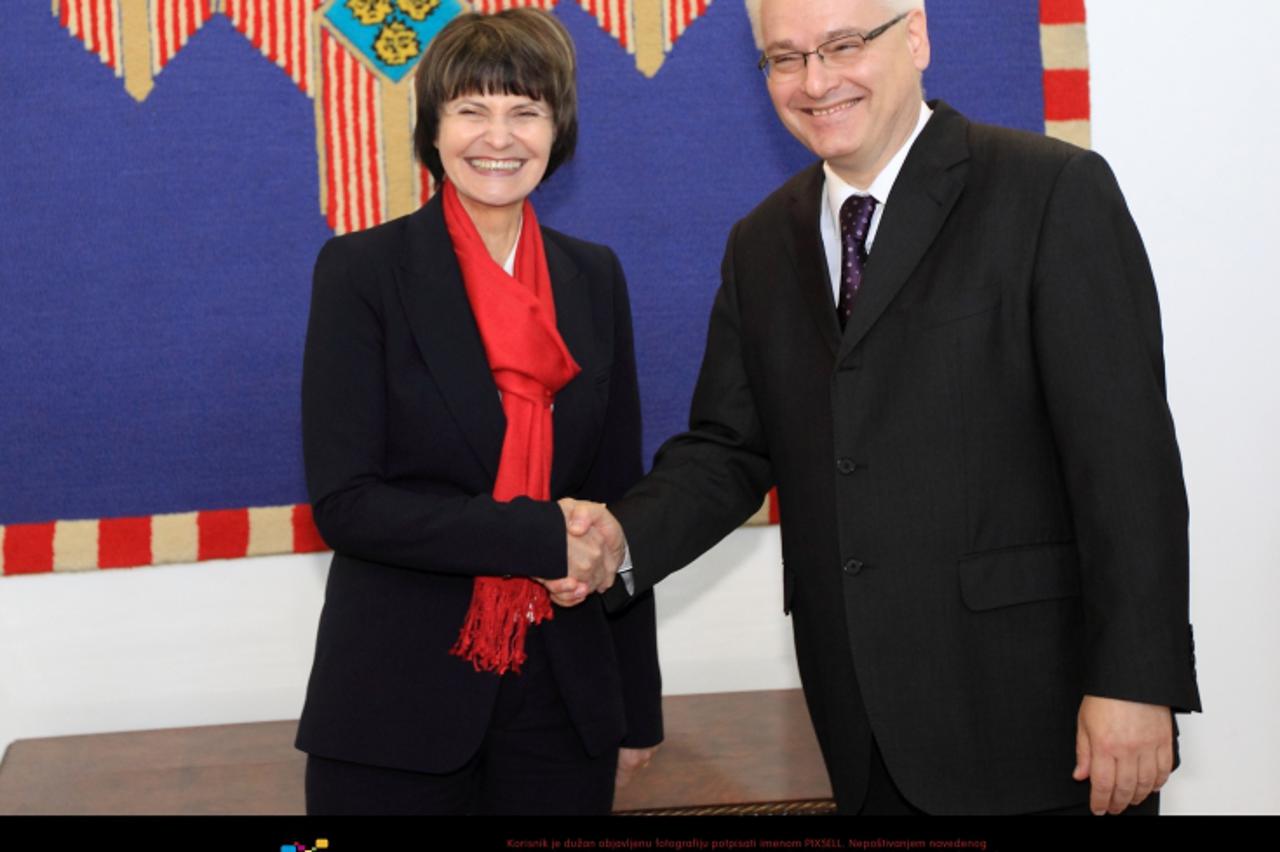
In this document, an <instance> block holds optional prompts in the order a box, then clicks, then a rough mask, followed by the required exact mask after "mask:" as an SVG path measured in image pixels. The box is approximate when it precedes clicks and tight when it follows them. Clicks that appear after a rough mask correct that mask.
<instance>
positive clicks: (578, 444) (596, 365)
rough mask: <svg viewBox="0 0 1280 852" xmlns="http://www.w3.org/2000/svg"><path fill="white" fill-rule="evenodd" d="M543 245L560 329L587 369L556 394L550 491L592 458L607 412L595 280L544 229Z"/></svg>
mask: <svg viewBox="0 0 1280 852" xmlns="http://www.w3.org/2000/svg"><path fill="white" fill-rule="evenodd" d="M542 244H543V247H544V249H545V250H546V253H547V271H548V272H549V273H550V274H551V290H552V293H553V295H554V298H555V303H556V328H557V329H558V330H559V332H560V336H561V338H563V339H564V343H565V346H567V347H568V348H569V354H571V355H572V356H573V360H574V361H576V362H577V364H578V366H579V367H581V368H582V372H580V373H579V374H578V375H577V376H574V377H573V379H571V380H570V381H569V383H568V384H567V385H565V386H564V387H563V388H561V389H560V392H559V393H557V394H556V401H555V411H554V412H553V413H552V440H553V442H554V456H553V457H552V463H551V493H552V494H560V493H564V492H565V491H567V490H568V485H569V484H570V483H571V482H572V481H573V480H574V477H573V476H572V474H573V472H574V471H575V469H576V464H575V462H576V461H580V460H582V459H584V458H589V457H590V453H587V452H584V450H585V449H586V448H591V447H594V446H595V445H596V441H595V438H596V437H597V432H598V430H599V425H600V421H601V420H602V419H603V417H604V412H603V410H601V403H600V400H599V399H598V396H597V394H596V393H595V385H596V379H597V375H596V373H597V371H598V370H599V369H600V368H601V362H602V359H601V356H600V353H599V351H598V349H599V347H598V345H597V344H596V342H595V335H594V333H593V331H594V329H593V324H592V320H591V292H590V284H591V282H590V281H589V280H588V279H587V277H586V276H585V275H583V274H582V270H580V269H579V268H578V267H577V265H576V264H575V263H574V262H573V260H572V259H571V258H570V257H569V255H568V254H567V253H566V252H565V251H564V249H562V248H561V247H560V245H559V244H558V243H557V242H556V241H555V239H554V238H553V237H552V236H550V235H549V234H548V233H547V230H546V229H545V228H544V229H543V231H542Z"/></svg>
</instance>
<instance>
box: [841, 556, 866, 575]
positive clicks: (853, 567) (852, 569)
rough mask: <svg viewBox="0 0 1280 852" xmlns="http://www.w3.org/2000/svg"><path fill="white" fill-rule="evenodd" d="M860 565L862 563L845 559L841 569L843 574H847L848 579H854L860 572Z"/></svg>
mask: <svg viewBox="0 0 1280 852" xmlns="http://www.w3.org/2000/svg"><path fill="white" fill-rule="evenodd" d="M862 564H863V563H862V562H860V561H858V560H857V559H846V560H845V561H844V565H842V566H841V568H842V569H843V571H844V573H846V574H848V575H849V576H850V577H856V576H858V574H859V572H861V571H862Z"/></svg>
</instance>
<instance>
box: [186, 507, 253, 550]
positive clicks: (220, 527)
mask: <svg viewBox="0 0 1280 852" xmlns="http://www.w3.org/2000/svg"><path fill="white" fill-rule="evenodd" d="M196 525H197V526H198V527H199V530H200V547H199V550H198V551H197V555H196V558H197V559H199V560H201V561H203V560H205V559H239V558H240V557H242V556H244V555H245V554H246V553H247V552H248V550H249V510H248V509H216V510H213V511H208V512H200V513H198V514H197V515H196Z"/></svg>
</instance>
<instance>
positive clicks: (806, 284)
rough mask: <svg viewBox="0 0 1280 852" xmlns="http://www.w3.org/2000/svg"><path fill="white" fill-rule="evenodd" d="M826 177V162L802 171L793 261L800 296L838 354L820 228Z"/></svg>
mask: <svg viewBox="0 0 1280 852" xmlns="http://www.w3.org/2000/svg"><path fill="white" fill-rule="evenodd" d="M825 183H826V178H825V176H824V175H823V172H822V163H820V162H819V163H815V164H814V165H813V166H811V167H810V168H809V169H808V170H806V171H805V172H802V173H801V175H800V178H799V180H798V181H797V183H796V187H795V190H794V192H792V194H791V199H790V201H789V204H790V216H789V217H788V218H790V220H791V228H792V232H791V243H790V248H791V254H792V257H791V260H792V263H794V264H795V268H796V280H797V281H798V282H799V285H800V293H801V295H802V297H803V298H804V300H805V303H806V304H808V306H809V313H810V316H811V317H812V318H813V321H814V324H815V325H817V327H818V334H820V335H821V336H822V339H823V340H824V341H826V343H827V345H828V346H829V347H830V348H831V354H832V355H835V354H836V351H837V349H838V348H839V346H840V324H839V323H838V322H837V321H836V305H835V301H834V300H833V299H832V298H831V280H830V275H829V273H828V272H827V255H826V252H825V251H824V250H823V248H822V231H821V227H820V225H819V220H820V215H821V204H822V188H823V186H824V185H825Z"/></svg>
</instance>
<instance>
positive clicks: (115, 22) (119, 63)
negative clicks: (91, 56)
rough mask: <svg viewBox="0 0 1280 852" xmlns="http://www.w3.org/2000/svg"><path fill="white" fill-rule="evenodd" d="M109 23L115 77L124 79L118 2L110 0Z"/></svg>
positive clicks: (118, 0)
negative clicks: (113, 38) (113, 52)
mask: <svg viewBox="0 0 1280 852" xmlns="http://www.w3.org/2000/svg"><path fill="white" fill-rule="evenodd" d="M111 23H112V27H111V33H112V35H113V36H114V37H115V42H116V43H115V48H116V76H117V77H124V42H123V41H122V40H121V39H122V38H123V36H121V34H120V27H121V25H122V24H123V19H122V15H121V12H120V0H111Z"/></svg>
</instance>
